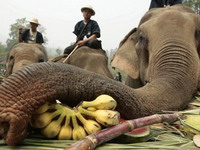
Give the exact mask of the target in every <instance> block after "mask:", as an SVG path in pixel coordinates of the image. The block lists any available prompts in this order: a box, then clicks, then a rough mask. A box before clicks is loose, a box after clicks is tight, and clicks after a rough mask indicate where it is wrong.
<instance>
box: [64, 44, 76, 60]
mask: <svg viewBox="0 0 200 150" xmlns="http://www.w3.org/2000/svg"><path fill="white" fill-rule="evenodd" d="M77 48H78V45H76V47H75V48H74V49H73V50H72V52H71V53H70V54H69V55H68V56H67V57H66V58H65V59H64V60H63V63H65V62H66V61H67V60H68V59H69V57H70V56H71V55H72V54H73V53H74V52H75V51H76V50H77Z"/></svg>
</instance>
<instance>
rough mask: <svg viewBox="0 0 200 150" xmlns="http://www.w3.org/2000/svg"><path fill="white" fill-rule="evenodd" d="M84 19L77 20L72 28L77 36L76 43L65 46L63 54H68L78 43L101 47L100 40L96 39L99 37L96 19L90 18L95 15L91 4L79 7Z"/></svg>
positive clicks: (95, 47) (79, 44)
mask: <svg viewBox="0 0 200 150" xmlns="http://www.w3.org/2000/svg"><path fill="white" fill-rule="evenodd" d="M81 12H82V13H83V18H84V20H81V21H79V22H78V23H77V24H76V25H75V28H74V31H73V33H74V34H75V35H76V36H77V38H76V43H75V44H73V45H71V46H69V47H67V48H65V50H64V54H70V53H71V52H72V50H73V49H75V47H76V46H77V45H78V47H80V46H88V47H90V48H94V49H102V47H101V41H99V40H97V38H99V37H100V28H99V25H98V23H97V22H96V21H94V20H91V19H90V18H91V17H92V16H94V15H95V11H94V10H93V8H92V7H91V6H86V7H83V8H81Z"/></svg>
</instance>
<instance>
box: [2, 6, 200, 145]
mask: <svg viewBox="0 0 200 150" xmlns="http://www.w3.org/2000/svg"><path fill="white" fill-rule="evenodd" d="M199 31H200V16H199V15H197V14H194V13H193V12H192V11H191V10H190V9H189V8H186V7H181V6H173V7H169V8H159V9H155V10H151V11H150V12H147V13H146V14H145V16H144V17H143V18H142V20H141V24H140V25H139V27H138V29H137V30H133V31H132V32H131V33H130V34H129V35H128V36H127V38H125V40H123V41H122V43H121V46H120V48H119V50H122V47H125V45H127V46H128V47H127V48H125V49H123V52H124V55H126V51H128V50H132V53H130V54H129V55H133V54H137V55H135V58H137V59H136V60H134V59H131V60H132V61H134V62H135V63H134V65H136V66H135V68H130V69H132V70H133V74H129V75H130V76H131V75H132V78H135V79H137V78H138V77H140V79H141V81H142V82H143V84H144V86H143V87H141V88H138V89H133V88H130V87H128V86H126V85H123V84H121V83H119V82H117V81H114V80H112V79H109V78H107V77H104V76H101V75H99V74H96V73H91V72H88V71H86V70H83V69H80V68H77V67H75V66H70V65H66V64H61V63H45V62H44V63H37V64H33V65H31V66H28V67H25V68H24V69H21V70H19V71H18V72H16V73H13V74H12V75H10V76H9V77H8V78H7V79H6V80H5V81H4V82H3V83H2V84H1V85H0V127H1V128H0V136H2V137H3V138H4V139H5V141H6V143H7V144H9V145H14V144H17V143H19V142H20V141H22V140H23V139H24V137H25V136H26V133H27V125H28V122H29V120H30V118H31V116H32V114H33V112H34V111H35V110H36V109H37V108H39V107H40V106H41V105H42V104H44V103H45V102H47V101H49V102H54V101H55V100H56V99H59V100H60V101H61V102H63V103H65V104H67V105H69V106H76V105H77V104H78V103H79V102H81V101H83V100H88V101H91V100H93V99H95V98H96V97H97V96H99V95H100V94H108V95H110V96H112V97H113V98H114V99H115V100H116V101H117V108H116V110H117V111H119V112H120V114H121V117H122V118H124V119H133V118H138V117H143V116H147V115H152V114H155V113H161V112H162V111H165V110H168V111H169V110H172V111H173V110H182V109H184V108H185V107H186V106H187V104H188V103H189V102H190V101H191V98H192V95H193V94H194V93H195V91H196V89H197V88H198V81H199V68H200V67H199V39H200V33H199ZM128 41H130V42H128ZM128 43H129V44H130V45H129V44H128ZM134 47H135V48H134ZM118 54H119V51H118V52H117V54H116V55H115V58H114V60H113V63H114V62H115V63H116V62H119V61H121V63H122V64H125V62H126V61H127V59H123V57H121V56H122V55H121V56H120V55H118ZM117 58H121V59H117ZM145 58H146V59H145ZM139 60H142V61H139ZM134 65H132V67H134Z"/></svg>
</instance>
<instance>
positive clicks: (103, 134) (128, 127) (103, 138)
mask: <svg viewBox="0 0 200 150" xmlns="http://www.w3.org/2000/svg"><path fill="white" fill-rule="evenodd" d="M180 116H181V114H155V115H152V116H147V117H144V118H138V119H133V120H127V121H125V122H123V123H121V124H118V125H116V126H113V127H110V128H106V129H104V130H101V131H99V132H97V133H95V134H92V135H89V136H87V137H86V138H85V139H83V140H80V141H77V142H76V143H74V144H72V145H71V146H69V147H67V148H65V149H64V150H93V149H95V148H96V147H97V146H98V145H100V144H102V143H105V142H107V141H109V140H111V139H114V138H116V137H118V136H119V135H121V134H123V133H126V132H130V131H132V130H133V129H136V128H140V127H144V126H147V125H152V124H155V123H161V122H174V121H177V120H178V119H179V117H180Z"/></svg>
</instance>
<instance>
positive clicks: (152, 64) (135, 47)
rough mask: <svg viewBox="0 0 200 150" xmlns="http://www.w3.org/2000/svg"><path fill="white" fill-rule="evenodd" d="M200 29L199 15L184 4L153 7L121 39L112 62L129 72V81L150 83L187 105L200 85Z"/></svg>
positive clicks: (139, 83) (127, 80)
mask: <svg viewBox="0 0 200 150" xmlns="http://www.w3.org/2000/svg"><path fill="white" fill-rule="evenodd" d="M199 31H200V17H199V15H197V14H194V12H193V11H192V10H191V9H189V8H187V7H185V6H181V5H176V6H172V7H167V8H159V9H152V10H151V11H149V12H147V13H146V14H145V16H144V17H143V18H142V19H141V21H140V24H139V26H138V28H134V29H133V30H132V31H130V32H129V33H128V34H127V36H126V37H125V38H124V40H123V41H122V42H121V43H120V46H119V48H118V51H117V53H116V54H115V56H114V58H113V61H112V63H111V64H112V65H113V66H115V67H117V68H119V69H121V70H123V71H124V72H126V73H127V74H128V77H127V79H126V82H125V84H126V85H129V86H130V87H133V88H140V87H143V88H141V89H148V88H146V87H149V85H150V86H153V87H155V88H156V93H159V94H160V95H162V94H165V96H164V97H173V99H174V100H176V98H175V97H178V98H177V104H178V103H179V104H181V105H182V106H183V105H186V104H187V103H188V102H189V101H190V96H191V95H192V94H194V93H195V91H196V89H197V88H198V87H199V85H198V84H199V50H200V46H199V41H200V32H199ZM162 82H163V84H161V83H162ZM154 84H155V85H154ZM164 84H167V85H168V87H165V86H164ZM158 89H159V90H158ZM172 91H180V93H176V92H174V93H173V92H172ZM150 92H152V95H153V93H154V92H155V91H154V89H151V90H150ZM182 97H185V98H183V99H182ZM163 100H164V99H163ZM163 100H162V99H161V101H163ZM177 104H175V102H174V103H172V104H171V105H174V106H175V105H177ZM177 106H180V105H177Z"/></svg>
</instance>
